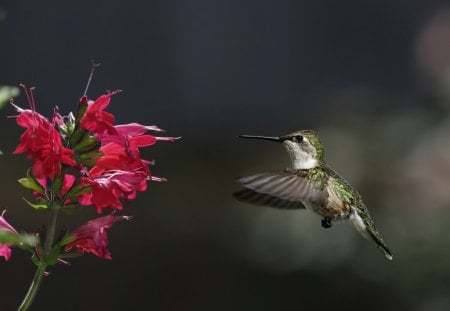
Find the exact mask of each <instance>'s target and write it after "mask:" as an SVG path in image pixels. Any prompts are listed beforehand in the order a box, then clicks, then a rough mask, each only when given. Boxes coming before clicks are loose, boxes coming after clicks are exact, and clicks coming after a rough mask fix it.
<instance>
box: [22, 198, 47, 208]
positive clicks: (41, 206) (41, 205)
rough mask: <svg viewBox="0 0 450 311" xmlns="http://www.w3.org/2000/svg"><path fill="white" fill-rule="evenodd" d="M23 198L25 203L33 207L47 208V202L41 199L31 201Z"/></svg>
mask: <svg viewBox="0 0 450 311" xmlns="http://www.w3.org/2000/svg"><path fill="white" fill-rule="evenodd" d="M23 200H24V201H25V202H27V204H28V205H29V206H31V207H32V208H34V209H47V208H48V203H47V202H46V201H45V200H42V201H41V203H31V202H30V201H28V200H27V199H25V198H23ZM43 202H45V203H43Z"/></svg>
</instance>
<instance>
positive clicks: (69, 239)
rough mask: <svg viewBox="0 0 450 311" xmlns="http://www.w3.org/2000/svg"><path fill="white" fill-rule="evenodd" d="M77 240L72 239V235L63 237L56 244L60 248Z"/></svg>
mask: <svg viewBox="0 0 450 311" xmlns="http://www.w3.org/2000/svg"><path fill="white" fill-rule="evenodd" d="M76 239H77V238H76V237H74V236H73V235H66V236H64V238H63V239H62V240H61V241H60V242H59V243H58V245H59V246H60V247H62V246H64V245H67V244H69V243H72V242H73V241H75V240H76Z"/></svg>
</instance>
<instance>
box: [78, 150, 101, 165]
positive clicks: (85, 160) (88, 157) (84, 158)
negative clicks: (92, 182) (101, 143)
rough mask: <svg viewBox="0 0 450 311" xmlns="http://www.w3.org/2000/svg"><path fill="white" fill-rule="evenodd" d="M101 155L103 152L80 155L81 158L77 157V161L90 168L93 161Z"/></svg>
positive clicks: (93, 163)
mask: <svg viewBox="0 0 450 311" xmlns="http://www.w3.org/2000/svg"><path fill="white" fill-rule="evenodd" d="M102 155H103V152H101V151H93V152H89V153H85V154H82V155H81V156H79V157H78V159H77V161H78V162H79V163H81V164H84V165H86V166H88V167H91V166H94V165H95V159H96V158H99V157H101V156H102Z"/></svg>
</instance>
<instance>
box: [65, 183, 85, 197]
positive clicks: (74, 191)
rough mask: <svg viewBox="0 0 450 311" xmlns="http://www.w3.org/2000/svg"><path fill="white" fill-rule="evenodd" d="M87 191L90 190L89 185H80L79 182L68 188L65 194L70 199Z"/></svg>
mask: <svg viewBox="0 0 450 311" xmlns="http://www.w3.org/2000/svg"><path fill="white" fill-rule="evenodd" d="M89 192H91V187H90V186H85V187H82V186H81V184H76V185H75V186H73V187H72V188H70V190H69V191H67V194H66V196H67V197H68V198H69V199H71V200H72V199H74V198H76V197H78V196H80V195H82V194H85V193H89Z"/></svg>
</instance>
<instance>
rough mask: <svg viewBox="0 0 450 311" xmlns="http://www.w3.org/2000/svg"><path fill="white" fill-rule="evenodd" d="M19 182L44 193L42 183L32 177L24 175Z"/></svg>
mask: <svg viewBox="0 0 450 311" xmlns="http://www.w3.org/2000/svg"><path fill="white" fill-rule="evenodd" d="M18 182H19V184H21V185H22V187H24V188H27V189H31V190H35V191H37V192H39V193H41V194H44V192H45V190H44V188H42V186H41V185H40V184H38V183H37V182H36V180H35V179H34V178H32V177H24V178H21V179H19V180H18Z"/></svg>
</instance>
